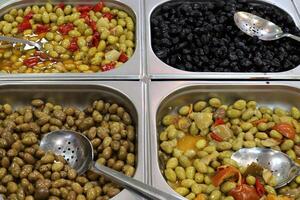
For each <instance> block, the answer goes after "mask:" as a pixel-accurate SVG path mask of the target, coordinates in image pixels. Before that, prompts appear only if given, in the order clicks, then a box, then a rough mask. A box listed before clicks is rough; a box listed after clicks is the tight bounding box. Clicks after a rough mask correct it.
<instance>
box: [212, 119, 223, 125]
mask: <svg viewBox="0 0 300 200" xmlns="http://www.w3.org/2000/svg"><path fill="white" fill-rule="evenodd" d="M221 124H225V122H224V120H223V119H221V118H217V119H216V120H215V123H214V124H213V126H218V125H221Z"/></svg>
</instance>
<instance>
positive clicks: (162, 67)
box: [145, 0, 300, 79]
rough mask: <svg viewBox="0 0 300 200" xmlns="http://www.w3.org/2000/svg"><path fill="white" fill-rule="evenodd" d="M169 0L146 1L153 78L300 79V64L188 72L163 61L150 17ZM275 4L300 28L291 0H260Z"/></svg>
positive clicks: (299, 19)
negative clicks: (272, 68) (257, 70)
mask: <svg viewBox="0 0 300 200" xmlns="http://www.w3.org/2000/svg"><path fill="white" fill-rule="evenodd" d="M167 1H169V0H151V1H145V8H146V10H145V13H146V19H145V20H146V23H145V24H146V33H147V39H146V41H147V42H146V44H147V46H146V50H147V73H148V74H149V76H150V77H151V78H153V79H299V78H300V65H299V66H298V67H296V68H294V69H292V70H290V71H286V72H279V73H238V72H226V73H225V72H188V71H183V70H179V69H176V68H173V67H171V66H169V65H167V64H165V63H164V62H163V61H161V60H160V59H159V58H158V57H157V56H156V55H155V54H154V52H153V49H152V45H151V27H150V18H151V14H152V12H153V11H154V9H155V8H156V7H157V6H159V5H161V4H162V3H165V2H167ZM258 1H263V2H266V3H270V4H274V5H276V6H277V7H279V8H281V9H283V10H284V11H286V12H287V13H288V14H290V16H291V17H292V18H293V20H294V21H295V24H296V26H297V27H299V28H300V16H299V15H298V14H297V12H296V9H295V6H294V5H293V3H292V1H291V0H284V1H282V0H258ZM294 1H295V2H296V1H297V2H299V0H294ZM299 5H300V2H299Z"/></svg>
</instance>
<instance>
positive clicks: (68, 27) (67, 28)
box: [58, 23, 74, 35]
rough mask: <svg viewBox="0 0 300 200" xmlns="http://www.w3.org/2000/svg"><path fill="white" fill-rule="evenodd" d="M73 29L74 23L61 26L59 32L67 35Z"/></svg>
mask: <svg viewBox="0 0 300 200" xmlns="http://www.w3.org/2000/svg"><path fill="white" fill-rule="evenodd" d="M73 29H74V25H73V23H67V24H63V25H60V26H59V28H58V31H59V32H60V33H61V34H63V35H67V34H68V33H69V31H71V30H73Z"/></svg>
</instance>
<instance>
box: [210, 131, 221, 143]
mask: <svg viewBox="0 0 300 200" xmlns="http://www.w3.org/2000/svg"><path fill="white" fill-rule="evenodd" d="M210 137H211V138H212V139H214V140H216V141H217V142H222V141H223V138H222V137H221V136H219V135H218V134H217V133H214V132H211V133H210Z"/></svg>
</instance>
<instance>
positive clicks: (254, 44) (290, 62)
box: [151, 0, 300, 72]
mask: <svg viewBox="0 0 300 200" xmlns="http://www.w3.org/2000/svg"><path fill="white" fill-rule="evenodd" d="M237 10H243V11H247V12H251V13H253V14H256V15H259V16H261V17H263V18H266V19H269V20H271V21H273V22H274V23H276V24H278V25H279V26H281V27H282V29H283V30H284V31H285V32H291V33H292V34H296V35H300V31H299V29H298V28H297V27H296V26H295V24H294V22H293V19H292V18H291V17H290V16H289V15H288V14H287V13H285V12H284V11H283V10H281V9H279V8H277V7H275V6H273V5H270V4H259V3H255V4H252V3H249V2H248V1H246V0H226V1H225V0H218V1H214V2H192V3H191V2H184V1H180V0H179V1H170V2H167V3H164V4H162V5H161V6H159V7H157V8H156V9H155V10H154V12H153V14H152V16H151V36H152V49H153V50H154V52H155V53H156V55H157V56H158V57H159V58H160V59H161V60H162V61H163V62H165V63H167V64H169V65H171V66H173V67H175V68H178V69H182V70H187V71H200V72H201V71H212V72H213V71H218V72H229V71H232V72H280V71H286V70H290V69H293V68H294V67H296V66H298V65H299V64H300V44H299V43H296V42H293V41H292V40H291V39H289V38H283V39H280V40H276V41H262V40H260V39H258V38H256V37H250V36H248V35H246V34H245V33H243V32H242V31H240V30H239V29H238V28H237V27H236V25H235V23H234V20H233V15H234V13H235V12H236V11H237Z"/></svg>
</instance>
